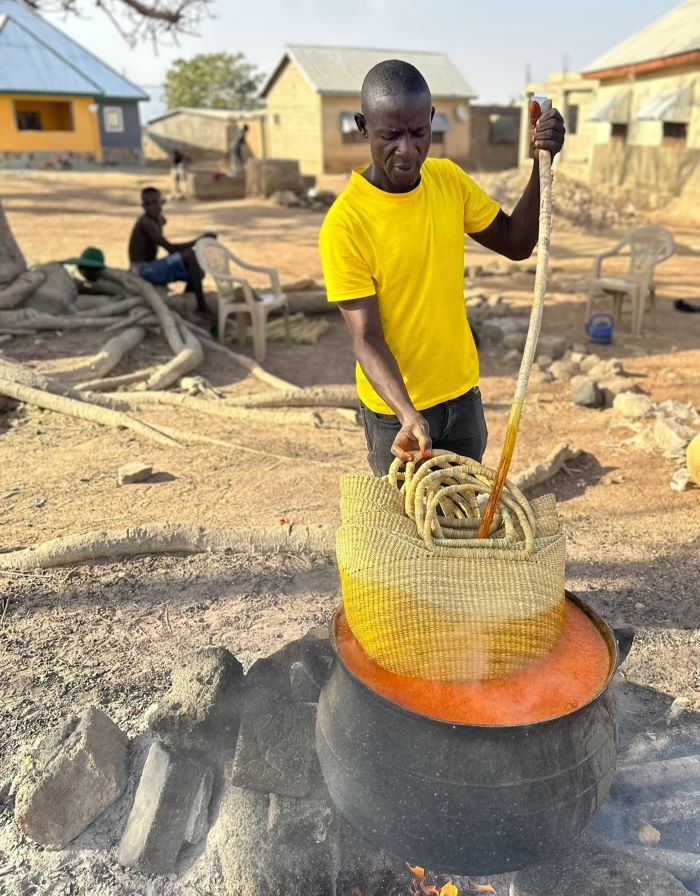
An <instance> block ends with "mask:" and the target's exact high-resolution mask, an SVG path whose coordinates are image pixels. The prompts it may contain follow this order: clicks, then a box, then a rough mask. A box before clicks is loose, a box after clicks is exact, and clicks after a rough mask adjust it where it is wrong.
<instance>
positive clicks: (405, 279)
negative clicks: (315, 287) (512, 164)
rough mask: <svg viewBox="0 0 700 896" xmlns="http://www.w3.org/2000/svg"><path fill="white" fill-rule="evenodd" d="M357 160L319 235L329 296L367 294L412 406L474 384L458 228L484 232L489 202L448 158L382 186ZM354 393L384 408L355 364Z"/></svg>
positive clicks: (490, 214) (475, 361)
mask: <svg viewBox="0 0 700 896" xmlns="http://www.w3.org/2000/svg"><path fill="white" fill-rule="evenodd" d="M363 170H364V169H362V168H358V169H356V170H355V171H353V172H352V175H351V178H350V183H349V184H348V186H347V187H346V188H345V190H343V192H342V193H341V194H340V196H338V198H337V199H336V201H335V202H334V203H333V205H332V206H331V208H330V210H329V211H328V214H327V216H326V219H325V221H324V222H323V226H322V227H321V233H320V236H319V247H320V251H321V262H322V264H323V276H324V279H325V282H326V291H327V294H328V300H329V301H330V302H344V301H347V300H349V299H362V298H366V297H367V296H372V295H376V296H377V301H378V305H379V316H380V319H381V323H382V330H383V332H384V338H385V339H386V341H387V344H388V346H389V348H390V349H391V352H392V354H393V355H394V357H395V358H396V361H397V363H398V365H399V370H400V371H401V375H402V376H403V380H404V382H405V384H406V389H407V391H408V394H409V396H410V397H411V401H412V402H413V405H414V407H415V408H416V409H417V410H423V409H424V408H428V407H432V406H433V405H435V404H439V403H440V402H443V401H448V400H449V399H450V398H456V397H457V396H458V395H462V394H463V393H464V392H467V391H468V390H469V389H471V388H472V386H474V385H476V383H477V382H478V379H479V358H478V355H477V352H476V347H475V345H474V339H473V337H472V334H471V330H470V329H469V325H468V323H467V314H466V309H465V305H464V234H465V233H478V232H479V231H480V230H484V229H485V228H486V227H488V226H489V224H490V223H491V222H492V221H493V219H494V218H495V217H496V214H497V212H498V210H499V205H498V203H497V202H495V201H494V200H493V199H491V198H490V197H489V196H488V195H487V194H486V193H485V192H484V191H483V190H482V189H481V188H480V187H478V186H477V185H476V184H475V183H474V181H473V180H472V179H471V178H470V177H469V176H468V175H467V174H465V173H464V172H463V171H462V169H461V168H459V167H458V166H457V165H455V164H454V162H451V161H450V160H449V159H426V160H425V162H424V163H423V167H422V168H421V180H420V183H419V184H418V186H417V187H416V188H415V189H413V190H411V191H410V192H408V193H387V192H385V191H384V190H380V189H378V188H377V187H375V186H373V185H372V184H370V183H369V181H368V180H366V179H365V178H364V177H363V176H362V174H361V172H362V171H363ZM355 375H356V380H357V391H358V393H359V396H360V399H361V401H362V402H363V403H364V404H365V405H367V407H368V408H369V409H370V410H372V411H375V412H376V413H378V414H392V413H393V411H392V410H391V408H390V407H389V406H388V405H387V404H386V402H385V401H384V400H383V399H382V398H380V396H379V395H378V394H377V392H376V391H375V390H374V388H373V387H372V386H371V384H370V382H369V380H368V379H367V377H366V376H365V374H364V372H363V370H362V368H361V367H360V365H359V364H358V365H357V367H356V371H355Z"/></svg>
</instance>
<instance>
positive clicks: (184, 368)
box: [146, 326, 204, 390]
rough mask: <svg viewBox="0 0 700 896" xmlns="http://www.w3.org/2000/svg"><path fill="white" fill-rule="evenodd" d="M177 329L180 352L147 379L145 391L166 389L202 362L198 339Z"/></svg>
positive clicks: (200, 345) (186, 330)
mask: <svg viewBox="0 0 700 896" xmlns="http://www.w3.org/2000/svg"><path fill="white" fill-rule="evenodd" d="M178 329H179V331H180V334H181V337H182V350H181V351H179V352H178V353H177V354H176V355H175V357H174V358H173V359H172V360H171V361H169V362H168V363H167V364H164V365H163V366H162V367H159V368H158V369H157V370H156V371H155V373H153V374H152V375H151V376H150V377H149V378H148V380H147V382H146V388H147V389H154V390H157V389H167V387H168V386H170V385H171V384H172V383H174V382H176V381H177V380H179V379H180V377H181V376H184V375H185V374H186V373H189V372H190V371H192V370H196V369H197V367H199V365H200V364H201V363H202V361H203V360H204V349H203V348H202V344H201V343H200V341H199V339H197V337H196V336H195V335H194V334H193V333H190V331H189V330H188V329H187V328H186V327H184V326H182V327H178Z"/></svg>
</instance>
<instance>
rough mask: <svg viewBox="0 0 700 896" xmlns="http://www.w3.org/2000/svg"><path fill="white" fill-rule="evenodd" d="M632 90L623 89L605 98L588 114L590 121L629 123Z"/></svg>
mask: <svg viewBox="0 0 700 896" xmlns="http://www.w3.org/2000/svg"><path fill="white" fill-rule="evenodd" d="M631 100H632V91H631V90H621V91H619V92H618V93H614V94H613V95H612V96H609V97H608V98H607V99H606V100H604V101H603V102H602V103H601V104H600V105H599V106H596V108H595V109H594V110H593V111H592V112H591V114H590V115H589V116H588V120H589V121H608V122H610V124H627V122H628V121H629V118H630V102H631Z"/></svg>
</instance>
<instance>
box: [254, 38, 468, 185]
mask: <svg viewBox="0 0 700 896" xmlns="http://www.w3.org/2000/svg"><path fill="white" fill-rule="evenodd" d="M384 59H403V60H405V61H406V62H410V63H412V64H413V65H415V66H416V68H417V69H419V71H421V72H422V74H423V75H424V76H425V79H426V80H427V82H428V84H429V86H430V89H431V91H432V94H433V102H434V105H435V117H434V119H433V144H432V147H431V155H432V156H438V157H441V156H446V157H448V158H451V159H453V160H454V161H455V162H457V163H459V164H467V163H468V160H469V153H470V138H471V110H470V103H471V100H472V98H473V96H474V91H473V90H472V88H471V87H470V85H469V84H468V82H467V81H466V80H465V78H464V77H463V76H462V74H461V73H460V72H459V70H458V69H457V67H456V66H455V65H454V64H453V63H452V62H451V61H450V59H449V58H448V57H447V56H446V55H445V54H444V53H428V52H404V51H401V50H379V49H370V48H363V47H318V46H303V45H298V44H296V45H292V46H287V47H286V48H285V50H284V53H283V54H282V58H281V59H280V61H279V63H278V64H277V65H276V66H275V68H274V69H273V70H272V72H271V74H270V75H269V77H268V78H267V80H266V81H265V83H264V84H263V87H262V90H261V96H262V97H263V98H264V99H265V102H266V113H267V130H268V144H269V145H268V155H269V156H270V157H272V158H293V159H298V160H299V163H300V166H301V170H302V173H303V174H311V175H320V174H337V173H345V172H347V171H350V170H351V169H352V168H356V167H358V166H360V165H362V164H365V163H366V162H367V159H368V154H367V146H366V144H365V141H364V139H363V138H362V135H361V134H360V133H359V132H358V130H357V127H356V125H355V121H354V117H353V116H354V114H355V112H359V111H360V88H361V86H362V81H363V79H364V76H365V75H366V74H367V72H368V71H369V69H370V68H372V66H373V65H376V64H377V63H378V62H381V61H382V60H384Z"/></svg>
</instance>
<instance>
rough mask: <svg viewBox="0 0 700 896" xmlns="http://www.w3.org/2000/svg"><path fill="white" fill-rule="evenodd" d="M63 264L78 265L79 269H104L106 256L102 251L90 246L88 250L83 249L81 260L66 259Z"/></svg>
mask: <svg viewBox="0 0 700 896" xmlns="http://www.w3.org/2000/svg"><path fill="white" fill-rule="evenodd" d="M61 264H77V265H78V267H79V268H103V267H104V266H105V256H104V252H103V251H102V249H96V248H95V247H94V246H88V247H87V248H86V249H83V253H82V255H81V256H80V258H64V259H63V261H62V262H61Z"/></svg>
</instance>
